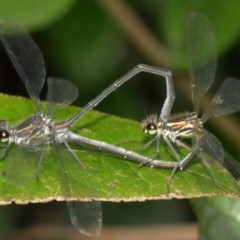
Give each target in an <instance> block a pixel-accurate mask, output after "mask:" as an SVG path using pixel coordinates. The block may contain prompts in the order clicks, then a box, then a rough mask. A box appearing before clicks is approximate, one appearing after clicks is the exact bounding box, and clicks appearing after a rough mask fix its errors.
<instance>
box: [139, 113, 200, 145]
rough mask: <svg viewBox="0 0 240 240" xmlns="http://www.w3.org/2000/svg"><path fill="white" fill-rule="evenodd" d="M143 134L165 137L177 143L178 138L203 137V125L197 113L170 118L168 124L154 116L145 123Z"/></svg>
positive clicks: (149, 117) (150, 116)
mask: <svg viewBox="0 0 240 240" xmlns="http://www.w3.org/2000/svg"><path fill="white" fill-rule="evenodd" d="M143 132H145V133H147V134H150V135H158V136H163V137H164V138H169V139H170V140H171V141H172V142H175V141H176V139H177V138H191V137H193V136H194V135H197V136H198V137H201V136H202V133H203V125H202V121H201V119H199V118H198V116H197V113H195V112H191V113H185V114H179V115H176V116H173V117H170V118H169V120H168V121H167V122H166V123H165V122H163V121H161V120H160V119H158V116H157V115H154V114H152V115H149V116H148V117H147V119H146V120H145V121H144V123H143Z"/></svg>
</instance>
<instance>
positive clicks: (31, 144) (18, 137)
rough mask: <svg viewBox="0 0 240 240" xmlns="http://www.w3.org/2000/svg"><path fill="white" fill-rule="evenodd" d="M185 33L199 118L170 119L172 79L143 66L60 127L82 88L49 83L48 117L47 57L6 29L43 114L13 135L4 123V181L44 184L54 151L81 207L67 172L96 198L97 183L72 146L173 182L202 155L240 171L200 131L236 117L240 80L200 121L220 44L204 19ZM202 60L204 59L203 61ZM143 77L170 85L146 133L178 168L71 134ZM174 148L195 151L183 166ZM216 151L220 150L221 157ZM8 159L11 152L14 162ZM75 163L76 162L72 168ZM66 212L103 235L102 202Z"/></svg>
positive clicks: (12, 26)
mask: <svg viewBox="0 0 240 240" xmlns="http://www.w3.org/2000/svg"><path fill="white" fill-rule="evenodd" d="M198 26H202V27H203V29H204V32H201V31H202V29H201V31H200V30H199V28H198ZM187 33H188V46H189V56H190V72H191V77H192V95H193V103H194V111H195V112H194V113H191V114H187V115H184V116H181V117H178V118H176V119H173V118H172V119H171V118H169V116H170V113H171V109H172V105H173V102H174V99H175V93H174V87H173V81H172V75H171V72H169V71H167V70H164V69H160V68H156V67H152V66H147V65H137V66H136V67H135V68H133V69H132V70H130V71H129V72H128V73H127V74H125V75H124V76H123V77H121V78H120V79H118V80H117V81H115V82H114V83H113V84H111V85H110V86H109V87H107V88H106V89H105V90H104V91H103V92H101V93H100V94H99V95H98V96H97V97H96V98H94V99H93V100H91V101H90V102H89V103H88V104H86V106H85V107H83V108H82V109H81V110H80V111H79V112H78V113H76V114H75V115H73V116H72V117H70V118H69V119H67V120H65V121H61V122H54V121H53V115H54V112H55V110H56V109H57V108H60V107H62V106H64V105H68V104H70V103H72V102H73V101H74V100H75V99H76V97H77V95H78V91H77V89H76V87H75V86H74V85H73V84H71V83H70V82H68V81H66V80H63V79H58V78H48V79H47V86H48V92H47V102H48V106H47V110H46V114H45V113H44V110H43V107H42V105H41V103H40V99H39V94H40V92H41V90H42V88H43V84H44V82H45V77H46V72H45V64H44V60H43V57H42V54H41V52H40V50H39V49H38V47H37V46H36V44H35V43H34V41H33V40H32V38H31V37H30V36H29V34H28V33H27V32H26V30H25V29H24V28H23V27H21V26H20V25H18V24H16V23H13V22H8V21H6V22H1V24H0V37H1V39H2V42H3V45H4V47H5V49H6V51H7V53H8V55H9V57H10V58H11V60H12V62H13V64H14V66H15V68H16V70H17V72H18V73H19V75H20V77H21V79H22V80H23V82H24V84H25V86H26V88H27V91H28V93H29V95H30V97H31V98H32V99H33V101H34V102H35V105H36V107H37V113H36V114H34V115H32V116H31V117H29V118H27V119H26V120H25V121H23V122H22V123H20V124H19V125H17V126H15V127H9V126H8V122H7V121H5V120H2V121H1V123H0V137H1V141H2V142H4V143H6V147H5V149H4V151H3V153H2V158H5V157H6V159H5V163H4V166H3V170H2V177H3V178H4V179H5V180H6V181H7V182H10V183H13V184H16V185H20V186H22V185H23V186H24V185H25V184H27V183H28V182H29V181H31V180H32V179H34V178H35V177H36V178H37V177H39V176H38V175H39V172H40V167H41V165H42V164H43V162H44V160H45V157H46V154H47V153H46V152H47V148H48V146H49V145H51V147H52V148H53V150H54V154H55V158H56V160H57V169H58V173H59V176H60V182H61V191H62V193H63V195H64V196H65V197H66V198H67V199H73V200H77V199H75V198H74V194H73V193H72V191H71V188H70V187H69V185H70V184H71V181H73V179H69V176H68V172H67V169H70V168H71V167H74V165H73V164H75V166H78V168H79V175H78V176H75V177H76V178H80V179H82V180H83V184H85V185H86V186H85V187H86V188H88V189H89V192H97V189H96V188H95V186H94V183H92V182H91V179H90V176H91V174H92V173H91V171H90V172H89V170H88V169H87V168H86V167H85V166H84V164H83V163H82V162H81V161H80V159H79V158H78V156H77V155H76V154H75V152H74V151H73V150H72V149H71V147H70V145H69V143H70V142H74V143H77V144H79V145H85V146H90V147H93V148H95V149H100V150H102V151H103V152H107V153H110V154H112V155H116V156H118V157H120V158H123V159H127V160H130V161H134V162H137V163H140V164H141V165H149V166H152V167H158V168H170V169H173V171H172V174H171V175H170V179H171V178H172V177H173V174H174V173H175V171H176V170H177V169H183V168H184V167H185V166H186V165H187V164H188V163H189V161H190V160H192V159H193V158H194V157H195V156H196V155H199V156H200V157H201V158H202V159H203V160H204V161H203V162H204V163H205V164H206V161H205V158H206V156H207V157H211V158H213V159H215V160H218V161H220V162H221V163H223V164H225V163H228V162H230V163H232V162H234V163H233V164H235V166H236V167H238V162H236V161H235V160H233V159H231V160H232V161H227V160H229V158H230V157H229V156H228V155H227V154H224V150H223V148H222V145H221V143H220V142H219V141H218V140H217V139H216V137H214V136H213V135H212V134H210V133H209V132H208V131H206V130H204V129H203V128H202V122H204V121H206V120H207V119H208V118H209V117H211V116H213V115H223V114H229V113H232V112H235V111H238V110H239V108H240V107H238V105H237V104H236V103H238V102H239V92H240V91H238V90H240V84H239V82H238V81H237V80H235V79H229V80H226V81H225V82H224V83H223V85H222V87H221V88H220V90H219V91H218V92H217V95H216V97H214V98H213V101H212V103H211V104H210V107H209V110H207V111H206V113H205V114H204V115H203V118H202V120H200V119H199V118H198V117H197V114H198V110H199V109H198V108H199V106H198V105H199V97H200V96H201V95H203V94H204V93H205V92H206V91H207V90H208V88H209V87H210V86H211V84H212V81H213V78H214V75H215V67H216V52H215V42H214V36H213V34H212V30H211V27H210V25H209V22H208V21H207V20H206V19H205V18H204V17H202V16H201V15H198V14H195V15H192V17H191V19H190V21H189V24H188V28H187ZM206 37H207V39H208V40H207V41H206ZM199 47H200V48H201V50H203V49H205V50H204V51H200V50H198V49H197V48H199ZM200 53H202V55H199V54H200ZM140 72H149V73H152V74H156V75H160V76H163V77H165V79H166V89H167V97H166V100H165V102H164V104H163V108H162V111H161V114H160V116H159V117H156V116H153V115H151V116H150V117H149V118H148V119H147V121H146V123H145V125H144V131H145V132H147V133H150V134H155V136H156V137H155V138H154V139H153V141H154V140H156V141H157V153H160V144H159V140H160V136H163V138H164V140H165V141H166V143H167V145H168V146H169V148H170V149H171V151H172V152H173V156H174V159H173V161H161V160H158V159H155V160H154V159H152V158H149V157H146V156H143V155H141V154H137V153H135V152H133V151H129V150H126V149H124V148H121V147H117V146H115V145H111V144H109V143H106V142H103V141H97V140H94V139H90V138H86V137H83V136H80V135H78V134H75V133H74V132H72V131H70V128H71V126H73V125H74V123H75V122H76V121H78V120H79V119H80V118H81V117H82V116H84V115H85V114H86V113H88V112H89V111H90V110H92V109H93V108H94V107H96V106H97V105H98V104H99V103H100V102H101V101H102V100H103V99H104V98H105V97H107V96H108V95H109V94H110V93H112V92H113V91H115V90H117V89H118V88H119V87H120V86H121V85H122V84H124V83H125V82H127V81H128V80H130V79H131V78H132V77H134V76H135V75H137V74H139V73H140ZM232 88H233V89H234V90H233V91H231V92H232V94H231V96H229V89H232ZM182 137H191V138H192V139H193V146H187V145H186V144H185V143H184V142H183V141H182V140H181V138H182ZM12 144H14V145H15V146H17V147H16V148H15V149H14V151H10V150H11V148H12V147H11V145H12ZM175 145H177V146H180V147H183V148H186V149H187V150H188V151H189V153H188V154H187V156H186V157H185V158H184V159H180V156H179V155H178V152H177V151H176V150H175V148H174V146H175ZM10 147H11V148H10ZM216 149H218V150H217V153H218V154H217V155H216ZM8 151H10V153H9V154H8ZM160 156H161V155H160ZM70 159H72V160H74V161H70ZM73 162H74V163H73ZM236 167H235V168H234V169H235V171H236V172H237V174H238V175H239V171H240V168H239V167H238V168H236ZM96 170H97V169H96ZM40 179H41V177H40ZM76 182H77V181H76ZM79 182H80V181H79ZM67 207H68V210H69V213H70V217H71V220H72V223H73V225H74V226H76V227H77V228H78V229H79V230H80V232H82V233H85V234H88V235H97V234H99V233H100V230H101V224H102V212H101V203H100V202H99V201H89V202H79V201H67Z"/></svg>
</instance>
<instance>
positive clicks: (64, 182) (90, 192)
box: [54, 142, 102, 236]
mask: <svg viewBox="0 0 240 240" xmlns="http://www.w3.org/2000/svg"><path fill="white" fill-rule="evenodd" d="M54 146H55V147H54V148H55V150H54V153H55V156H56V158H57V165H58V172H59V176H60V182H61V186H62V191H63V195H64V197H65V199H66V200H67V208H68V211H69V216H70V219H71V222H72V224H73V226H74V227H75V228H76V229H78V230H79V231H80V232H81V233H83V234H85V235H89V236H92V235H95V236H96V235H100V232H101V228H102V208H101V202H99V201H87V202H81V201H71V199H73V198H78V196H74V192H72V191H71V190H70V189H71V188H73V189H74V188H75V189H76V187H77V188H80V189H81V192H82V194H83V195H85V198H92V196H94V195H95V196H97V195H96V194H97V190H96V189H95V184H94V182H93V181H92V179H91V174H90V172H89V171H88V170H87V169H86V168H85V167H84V166H83V164H82V163H81V162H80V160H79V159H78V158H77V156H76V155H75V154H74V152H73V151H72V150H71V149H70V148H68V150H67V148H64V149H63V148H60V145H59V144H56V142H54ZM66 146H68V145H67V144H66ZM73 160H75V161H73ZM90 196H91V197H90ZM83 198H84V197H83Z"/></svg>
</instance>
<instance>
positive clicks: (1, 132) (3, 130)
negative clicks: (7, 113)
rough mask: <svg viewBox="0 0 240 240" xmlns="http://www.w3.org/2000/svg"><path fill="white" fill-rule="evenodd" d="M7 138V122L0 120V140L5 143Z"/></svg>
mask: <svg viewBox="0 0 240 240" xmlns="http://www.w3.org/2000/svg"><path fill="white" fill-rule="evenodd" d="M8 139H9V131H8V122H7V121H5V120H1V121H0V142H2V143H5V142H7V141H8Z"/></svg>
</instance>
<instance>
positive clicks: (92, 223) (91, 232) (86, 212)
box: [67, 201, 102, 236]
mask: <svg viewBox="0 0 240 240" xmlns="http://www.w3.org/2000/svg"><path fill="white" fill-rule="evenodd" d="M67 208H68V212H69V216H70V219H71V222H72V224H73V226H74V227H75V228H76V229H78V230H79V231H80V232H81V233H84V234H86V235H88V236H99V235H100V233H101V229H102V206H101V202H99V201H92V202H80V201H71V202H67Z"/></svg>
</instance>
